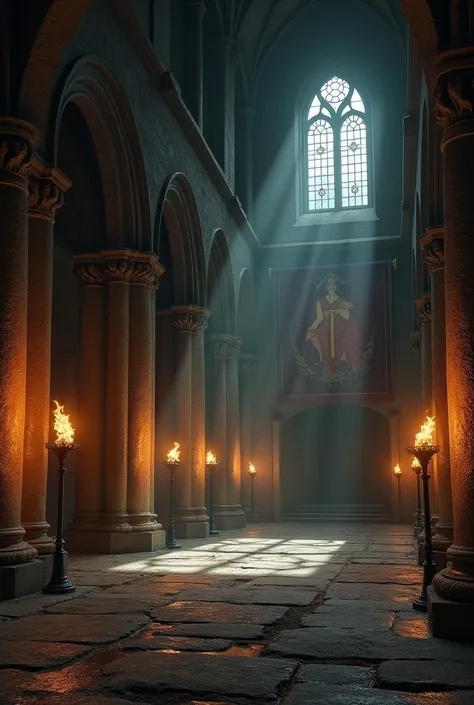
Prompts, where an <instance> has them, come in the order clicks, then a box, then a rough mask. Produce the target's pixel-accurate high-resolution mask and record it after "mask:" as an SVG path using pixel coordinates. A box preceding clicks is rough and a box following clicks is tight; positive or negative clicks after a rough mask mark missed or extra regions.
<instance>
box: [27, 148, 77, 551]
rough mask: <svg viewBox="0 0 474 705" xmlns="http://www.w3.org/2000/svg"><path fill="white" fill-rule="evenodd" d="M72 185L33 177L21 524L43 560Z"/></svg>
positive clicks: (40, 172) (44, 172) (47, 174)
mask: <svg viewBox="0 0 474 705" xmlns="http://www.w3.org/2000/svg"><path fill="white" fill-rule="evenodd" d="M70 185H71V184H70V182H69V181H68V179H66V177H65V176H63V174H61V172H59V171H58V170H57V169H54V168H51V167H46V166H44V165H43V164H41V163H40V162H39V161H38V160H35V162H34V165H33V168H32V173H31V174H30V177H29V187H30V194H29V202H28V205H29V214H28V215H29V222H28V314H27V316H28V325H27V366H26V389H27V394H26V405H25V440H24V448H23V483H22V497H21V521H22V526H23V528H24V529H25V531H26V536H25V539H26V540H27V541H28V543H30V544H31V545H32V546H34V547H35V548H36V550H37V551H38V553H39V554H40V556H46V555H48V554H51V553H53V551H54V543H53V539H52V538H51V537H50V536H48V531H49V528H50V527H49V524H48V523H47V521H46V493H47V480H48V451H47V450H46V447H45V444H46V442H47V441H48V440H49V428H50V418H51V403H50V376H51V375H50V370H51V316H52V303H53V228H54V216H55V213H56V210H57V209H58V208H59V207H60V206H61V205H62V202H63V195H64V192H65V191H66V190H67V189H68V188H69V186H70Z"/></svg>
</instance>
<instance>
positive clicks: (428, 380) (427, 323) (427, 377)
mask: <svg viewBox="0 0 474 705" xmlns="http://www.w3.org/2000/svg"><path fill="white" fill-rule="evenodd" d="M415 303H416V307H417V309H418V311H419V314H420V323H421V397H422V404H423V414H424V415H426V414H430V413H431V406H432V371H431V294H430V293H429V292H427V293H425V294H423V295H422V296H420V298H419V299H417V301H416V302H415ZM423 418H424V417H423Z"/></svg>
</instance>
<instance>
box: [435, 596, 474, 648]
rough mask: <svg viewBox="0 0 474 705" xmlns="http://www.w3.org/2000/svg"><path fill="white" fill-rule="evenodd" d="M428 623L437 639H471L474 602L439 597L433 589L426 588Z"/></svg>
mask: <svg viewBox="0 0 474 705" xmlns="http://www.w3.org/2000/svg"><path fill="white" fill-rule="evenodd" d="M428 623H429V626H430V630H431V633H432V635H433V636H434V637H437V638H438V639H454V640H467V641H472V624H474V602H455V601H454V600H447V599H446V598H444V597H440V596H439V595H438V594H437V593H436V591H435V589H434V588H433V587H432V586H430V587H429V588H428Z"/></svg>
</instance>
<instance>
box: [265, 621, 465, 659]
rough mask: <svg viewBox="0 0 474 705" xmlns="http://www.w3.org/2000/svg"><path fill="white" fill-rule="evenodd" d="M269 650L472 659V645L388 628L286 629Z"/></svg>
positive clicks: (321, 655) (290, 653)
mask: <svg viewBox="0 0 474 705" xmlns="http://www.w3.org/2000/svg"><path fill="white" fill-rule="evenodd" d="M269 651H270V652H273V653H277V654H281V655H284V656H292V657H295V658H300V657H304V658H308V657H310V658H315V659H326V660H328V659H333V660H341V661H342V660H366V661H374V662H376V661H385V660H390V659H413V660H418V659H445V660H447V661H463V662H469V661H474V645H469V646H468V645H467V644H457V643H455V642H448V641H441V640H440V639H424V640H423V639H410V638H408V637H407V638H405V639H401V638H400V637H398V636H396V635H395V634H393V633H392V632H390V631H387V632H383V631H376V630H374V631H371V630H366V631H358V630H356V629H334V628H333V627H327V628H325V629H320V628H307V629H289V630H287V631H283V632H281V633H280V635H279V636H278V637H277V639H275V641H274V642H273V643H272V644H270V646H269Z"/></svg>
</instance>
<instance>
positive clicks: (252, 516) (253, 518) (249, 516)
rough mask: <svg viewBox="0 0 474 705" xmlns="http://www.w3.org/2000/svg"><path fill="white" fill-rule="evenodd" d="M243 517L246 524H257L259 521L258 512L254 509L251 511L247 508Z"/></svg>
mask: <svg viewBox="0 0 474 705" xmlns="http://www.w3.org/2000/svg"><path fill="white" fill-rule="evenodd" d="M245 518H246V520H247V524H258V522H259V521H260V512H256V511H255V510H254V511H253V512H252V511H250V509H249V510H248V511H246V512H245Z"/></svg>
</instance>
